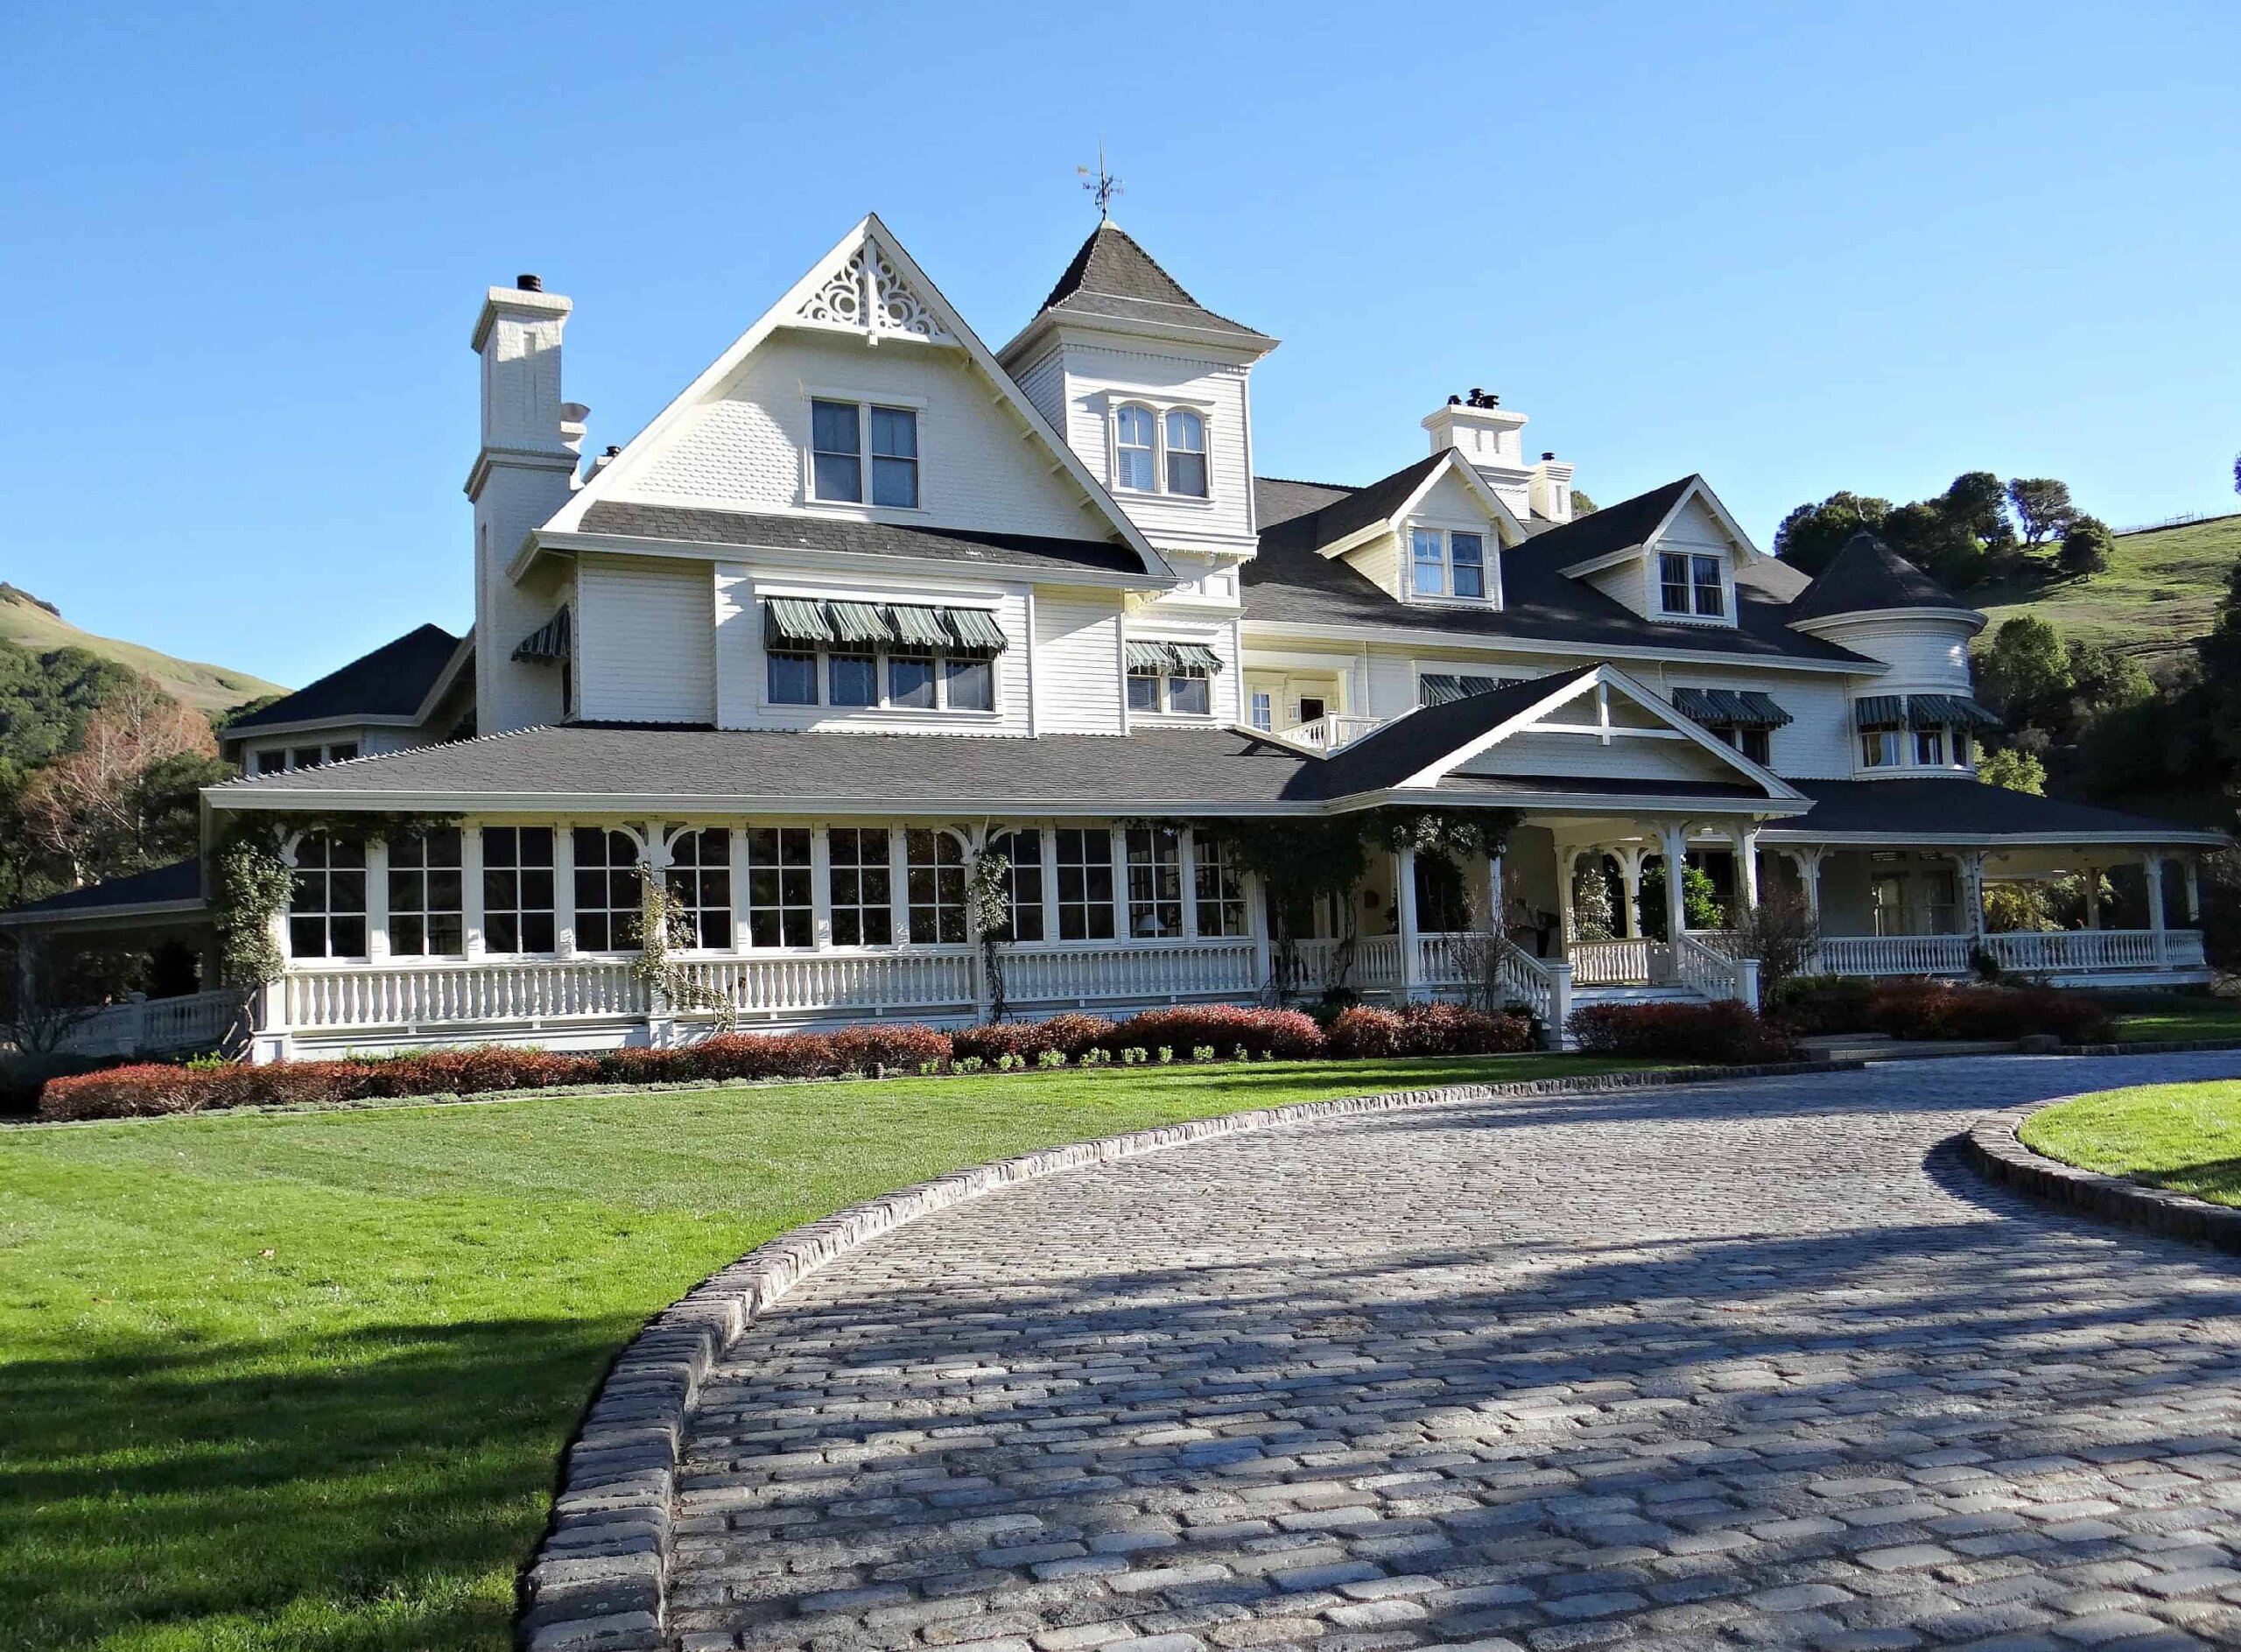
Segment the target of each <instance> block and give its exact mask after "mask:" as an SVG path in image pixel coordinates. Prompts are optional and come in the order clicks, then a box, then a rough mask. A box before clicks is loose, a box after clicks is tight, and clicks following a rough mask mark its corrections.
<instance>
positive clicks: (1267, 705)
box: [1253, 692, 1276, 731]
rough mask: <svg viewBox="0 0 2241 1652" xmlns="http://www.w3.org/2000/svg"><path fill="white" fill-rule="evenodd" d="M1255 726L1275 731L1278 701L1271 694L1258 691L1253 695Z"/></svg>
mask: <svg viewBox="0 0 2241 1652" xmlns="http://www.w3.org/2000/svg"><path fill="white" fill-rule="evenodd" d="M1253 726H1254V728H1265V729H1268V730H1271V731H1273V730H1274V729H1275V727H1276V702H1275V699H1274V698H1273V697H1271V696H1270V695H1268V694H1267V693H1264V692H1255V693H1254V696H1253Z"/></svg>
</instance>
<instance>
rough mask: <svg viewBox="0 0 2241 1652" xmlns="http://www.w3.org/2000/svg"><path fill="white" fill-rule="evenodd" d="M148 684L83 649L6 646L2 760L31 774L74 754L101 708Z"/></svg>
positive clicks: (0, 659)
mask: <svg viewBox="0 0 2241 1652" xmlns="http://www.w3.org/2000/svg"><path fill="white" fill-rule="evenodd" d="M145 680H146V679H145V678H142V677H141V676H140V675H139V674H138V673H137V672H136V671H130V670H128V669H127V668H126V667H124V666H123V665H120V664H117V663H116V661H115V660H106V659H103V658H102V657H101V656H100V655H98V654H95V653H90V652H88V650H85V649H82V648H57V649H50V650H47V651H46V653H44V654H34V653H32V650H29V649H27V648H19V647H18V646H17V645H16V644H15V643H10V642H6V641H0V758H6V759H8V760H9V761H11V762H13V763H17V764H18V765H19V766H20V767H22V768H25V769H30V768H32V767H34V766H35V765H37V764H39V763H45V762H46V761H47V759H48V758H50V757H53V756H55V755H56V754H57V753H58V752H62V751H67V750H68V749H70V748H71V747H72V746H74V745H76V744H77V743H78V739H79V736H80V735H81V734H82V733H83V732H84V730H85V727H86V720H87V719H88V718H89V717H91V716H92V715H93V714H94V713H95V710H96V709H98V708H99V707H100V706H103V705H106V704H107V703H108V702H109V701H110V700H111V699H116V697H117V696H119V695H121V694H123V693H124V692H127V691H129V690H130V689H132V688H134V687H135V686H137V685H140V684H143V683H144V682H145Z"/></svg>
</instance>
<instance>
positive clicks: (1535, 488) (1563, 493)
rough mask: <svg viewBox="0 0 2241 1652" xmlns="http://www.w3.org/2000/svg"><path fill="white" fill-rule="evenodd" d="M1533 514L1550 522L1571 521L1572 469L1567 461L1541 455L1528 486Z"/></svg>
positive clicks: (1553, 456)
mask: <svg viewBox="0 0 2241 1652" xmlns="http://www.w3.org/2000/svg"><path fill="white" fill-rule="evenodd" d="M1530 492H1531V495H1532V499H1533V514H1534V515H1535V516H1536V517H1547V518H1548V519H1549V521H1551V522H1570V520H1571V519H1572V467H1571V462H1570V460H1563V459H1559V458H1557V457H1556V454H1554V453H1542V455H1541V462H1540V463H1539V464H1537V465H1535V466H1534V467H1533V481H1532V482H1531V484H1530Z"/></svg>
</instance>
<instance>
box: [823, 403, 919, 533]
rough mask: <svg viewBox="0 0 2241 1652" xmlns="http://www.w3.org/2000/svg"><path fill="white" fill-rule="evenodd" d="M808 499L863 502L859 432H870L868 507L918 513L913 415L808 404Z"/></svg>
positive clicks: (865, 405) (853, 405)
mask: <svg viewBox="0 0 2241 1652" xmlns="http://www.w3.org/2000/svg"><path fill="white" fill-rule="evenodd" d="M809 408H810V420H809V422H810V496H811V498H813V499H816V500H819V501H822V502H825V503H833V504H847V505H860V504H861V503H864V430H865V427H866V425H869V426H870V430H871V502H872V503H874V504H875V505H884V506H887V507H889V508H891V509H894V510H917V508H918V415H917V412H915V411H913V410H911V409H910V408H908V407H879V406H875V405H873V404H871V403H868V402H842V401H827V400H825V399H824V398H823V397H818V398H817V399H815V400H812V401H811V403H810V404H809Z"/></svg>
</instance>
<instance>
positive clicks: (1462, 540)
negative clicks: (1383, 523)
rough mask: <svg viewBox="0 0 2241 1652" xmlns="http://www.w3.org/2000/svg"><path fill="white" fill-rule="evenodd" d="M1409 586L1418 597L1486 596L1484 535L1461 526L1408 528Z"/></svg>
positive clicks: (1477, 599) (1476, 598)
mask: <svg viewBox="0 0 2241 1652" xmlns="http://www.w3.org/2000/svg"><path fill="white" fill-rule="evenodd" d="M1409 588H1410V589H1411V590H1412V591H1414V592H1415V593H1416V594H1417V595H1418V596H1458V597H1463V598H1465V599H1468V600H1471V601H1485V600H1486V535H1485V534H1483V533H1477V532H1467V531H1464V530H1462V529H1459V528H1458V529H1445V528H1411V529H1410V530H1409Z"/></svg>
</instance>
